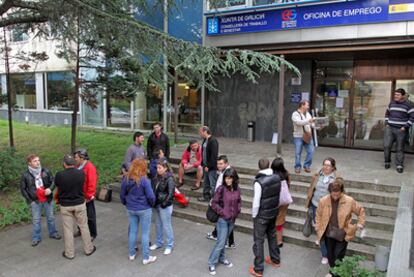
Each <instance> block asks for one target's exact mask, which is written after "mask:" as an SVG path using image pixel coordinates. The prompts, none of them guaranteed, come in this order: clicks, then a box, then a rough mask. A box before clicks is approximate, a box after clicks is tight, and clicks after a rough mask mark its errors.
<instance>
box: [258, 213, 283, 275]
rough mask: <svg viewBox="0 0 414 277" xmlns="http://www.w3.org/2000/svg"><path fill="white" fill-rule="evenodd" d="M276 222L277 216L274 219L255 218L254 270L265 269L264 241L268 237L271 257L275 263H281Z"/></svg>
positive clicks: (260, 270)
mask: <svg viewBox="0 0 414 277" xmlns="http://www.w3.org/2000/svg"><path fill="white" fill-rule="evenodd" d="M275 222H276V217H275V218H272V219H261V218H255V219H254V220H253V240H254V244H253V254H254V256H255V258H254V271H256V272H258V273H263V269H264V265H263V262H264V241H265V238H266V237H267V243H268V245H269V255H270V259H271V260H272V262H274V263H277V264H278V263H280V250H279V246H278V245H277V241H276V229H275Z"/></svg>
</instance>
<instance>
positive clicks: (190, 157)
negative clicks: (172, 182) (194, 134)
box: [178, 140, 203, 190]
mask: <svg viewBox="0 0 414 277" xmlns="http://www.w3.org/2000/svg"><path fill="white" fill-rule="evenodd" d="M201 152H202V151H201V147H200V145H199V144H198V142H197V141H196V140H190V142H189V143H188V147H187V149H186V150H184V152H183V155H182V157H181V162H180V166H179V168H178V183H179V186H182V185H183V178H184V174H187V173H196V183H195V185H194V186H193V187H192V188H191V190H198V189H199V188H200V186H201V178H203V167H202V166H201V162H202V153H201Z"/></svg>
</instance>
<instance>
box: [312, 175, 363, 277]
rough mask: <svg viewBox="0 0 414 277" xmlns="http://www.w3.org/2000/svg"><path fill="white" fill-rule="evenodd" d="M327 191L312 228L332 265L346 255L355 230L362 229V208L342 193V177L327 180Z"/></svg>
mask: <svg viewBox="0 0 414 277" xmlns="http://www.w3.org/2000/svg"><path fill="white" fill-rule="evenodd" d="M328 190H329V194H328V195H326V196H325V197H323V198H322V199H321V200H320V201H319V206H318V209H317V210H316V226H315V229H316V233H317V236H318V240H320V241H322V240H324V241H325V245H326V248H327V250H328V260H329V266H330V267H331V268H333V267H334V266H335V262H336V261H337V260H342V259H343V257H345V252H346V248H347V246H348V242H349V241H351V240H352V239H353V238H354V237H355V232H356V230H357V229H363V228H364V225H365V210H364V208H363V207H362V206H361V205H359V204H358V202H356V201H355V200H354V199H353V198H352V197H350V196H348V195H346V194H345V190H344V180H343V179H342V178H336V179H335V181H334V182H332V183H330V184H329V187H328ZM352 214H356V215H357V216H358V222H357V224H353V223H352ZM326 276H327V277H331V276H333V275H331V274H328V275H326Z"/></svg>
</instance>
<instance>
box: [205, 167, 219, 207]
mask: <svg viewBox="0 0 414 277" xmlns="http://www.w3.org/2000/svg"><path fill="white" fill-rule="evenodd" d="M203 172H204V182H203V183H204V185H203V197H204V199H206V200H210V199H211V198H213V196H214V191H215V189H216V183H217V170H213V169H212V170H209V171H208V172H206V171H205V170H204V169H203Z"/></svg>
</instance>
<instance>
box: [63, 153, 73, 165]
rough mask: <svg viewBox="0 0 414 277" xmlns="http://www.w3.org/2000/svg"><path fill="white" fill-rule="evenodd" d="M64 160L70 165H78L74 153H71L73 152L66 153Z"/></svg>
mask: <svg viewBox="0 0 414 277" xmlns="http://www.w3.org/2000/svg"><path fill="white" fill-rule="evenodd" d="M63 162H64V163H65V164H66V165H69V166H72V165H76V161H75V158H74V157H73V155H71V154H66V155H65V156H64V157H63Z"/></svg>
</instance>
